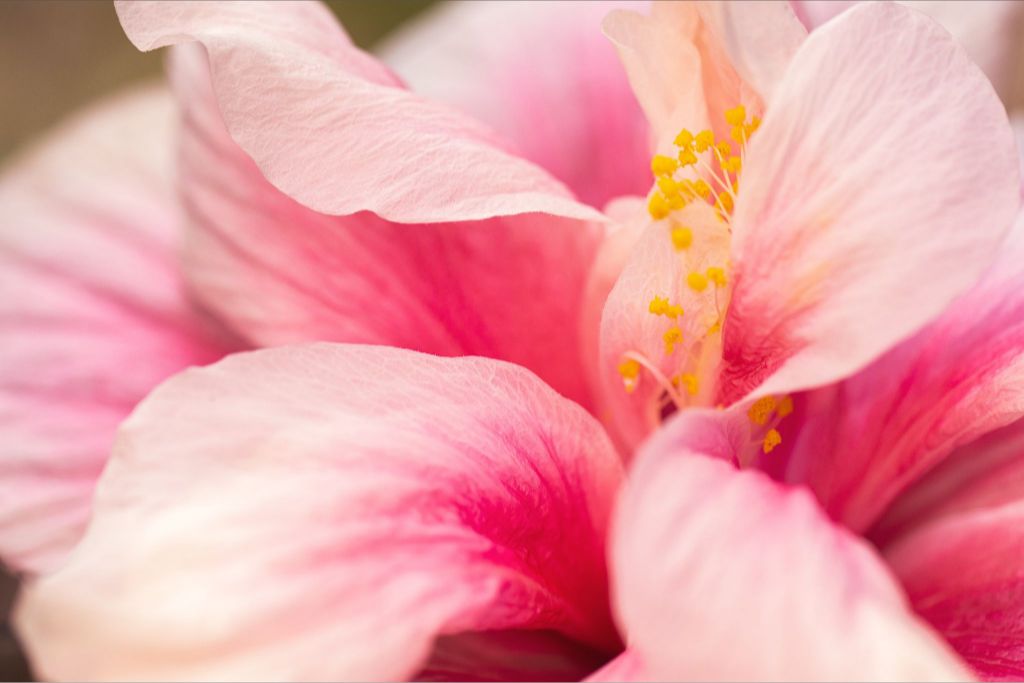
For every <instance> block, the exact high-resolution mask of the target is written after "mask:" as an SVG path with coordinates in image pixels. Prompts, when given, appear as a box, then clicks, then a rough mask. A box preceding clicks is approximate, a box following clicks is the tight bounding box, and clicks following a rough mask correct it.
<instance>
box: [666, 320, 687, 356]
mask: <svg viewBox="0 0 1024 683" xmlns="http://www.w3.org/2000/svg"><path fill="white" fill-rule="evenodd" d="M661 338H662V340H664V342H665V355H666V356H671V355H672V354H673V353H674V352H675V350H676V344H678V343H679V342H681V341H683V331H682V330H680V329H679V328H678V327H676V326H672V327H670V328H668V330H667V331H666V332H665V334H663V335H662V336H661Z"/></svg>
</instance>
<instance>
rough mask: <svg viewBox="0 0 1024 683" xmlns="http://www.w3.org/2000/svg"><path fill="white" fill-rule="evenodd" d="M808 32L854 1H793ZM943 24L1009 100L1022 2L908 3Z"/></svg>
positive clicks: (946, 0)
mask: <svg viewBox="0 0 1024 683" xmlns="http://www.w3.org/2000/svg"><path fill="white" fill-rule="evenodd" d="M790 4H792V5H793V9H794V11H795V12H796V13H797V15H798V16H799V17H800V19H801V21H803V23H804V25H805V26H807V28H808V29H813V28H817V27H818V26H820V25H821V24H823V23H825V22H826V21H828V20H829V19H831V18H832V17H834V16H836V15H838V14H839V13H841V12H843V11H844V10H846V9H847V8H849V7H852V6H853V5H855V4H856V3H855V2H852V1H851V0H791V3H790ZM904 4H906V5H907V6H908V7H912V8H913V9H915V10H917V11H919V12H924V13H925V14H927V15H928V16H930V17H931V18H932V19H935V20H936V21H938V22H939V23H940V24H942V25H943V27H944V28H946V30H948V31H949V32H950V33H952V34H953V37H954V38H956V41H957V42H958V43H960V45H962V46H963V48H964V50H966V51H967V54H968V55H970V57H971V59H973V60H974V61H975V63H977V65H978V66H980V67H981V69H982V71H984V72H985V75H986V76H988V78H989V80H990V81H992V84H993V85H994V86H995V87H996V90H998V91H999V93H1000V94H1001V95H1003V99H1004V100H1006V101H1009V98H1010V97H1011V95H1012V88H1013V80H1012V79H1013V73H1014V66H1015V62H1014V60H1015V58H1016V53H1017V50H1016V48H1017V36H1018V35H1019V33H1020V29H1021V20H1022V19H1024V8H1022V6H1021V4H1020V3H1019V2H1004V1H1003V0H971V1H970V2H964V1H962V0H961V1H955V0H914V1H913V2H906V3H904Z"/></svg>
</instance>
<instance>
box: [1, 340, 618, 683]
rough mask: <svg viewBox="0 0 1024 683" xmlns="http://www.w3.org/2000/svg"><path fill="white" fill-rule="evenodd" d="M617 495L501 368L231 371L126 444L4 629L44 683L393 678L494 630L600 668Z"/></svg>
mask: <svg viewBox="0 0 1024 683" xmlns="http://www.w3.org/2000/svg"><path fill="white" fill-rule="evenodd" d="M621 477H622V470H621V464H620V461H619V459H618V456H617V454H616V453H615V451H614V449H613V448H612V446H611V443H610V442H609V441H608V439H607V437H606V436H605V435H604V433H603V431H602V430H601V428H600V426H599V425H598V424H597V423H596V422H595V421H594V420H593V418H591V417H590V416H589V415H588V414H587V413H586V412H585V411H583V410H582V409H580V408H579V407H578V406H576V405H574V404H572V403H571V402H569V401H567V400H565V399H564V398H562V397H560V396H558V395H557V394H556V393H555V392H553V391H552V390H551V389H550V388H548V387H546V386H545V385H544V384H543V383H542V382H540V381H539V380H538V379H537V378H536V377H535V376H533V375H532V374H530V373H528V372H526V371H525V370H523V369H522V368H518V367H516V366H513V365H510V364H505V363H500V362H497V361H492V360H488V359H480V358H460V359H446V358H438V357H434V356H428V355H424V354H418V353H414V352H410V351H404V350H400V349H393V348H386V347H368V346H354V345H334V344H315V345H308V346H301V347H285V348H279V349H269V350H262V351H256V352H252V353H248V354H240V355H235V356H231V357H229V358H228V359H226V360H224V361H222V362H221V363H218V364H217V365H214V366H212V367H210V368H205V369H202V370H192V371H189V372H187V373H184V374H182V375H179V376H178V377H176V378H174V379H172V380H171V381H169V382H167V383H165V384H164V385H163V386H161V387H160V388H159V389H158V390H157V391H155V392H154V393H153V394H151V395H150V396H149V397H148V398H147V399H146V401H144V402H143V403H142V404H141V406H140V407H139V408H138V409H137V410H136V412H135V413H134V414H133V415H132V417H131V418H130V419H129V420H128V421H127V422H126V423H125V425H124V426H123V427H122V430H121V432H120V436H119V439H118V441H117V443H116V445H115V447H114V454H113V457H112V459H111V462H110V465H109V467H108V469H107V471H106V473H105V476H104V480H103V482H102V485H101V487H100V490H99V492H98V494H97V499H96V512H95V516H94V518H93V522H92V524H91V525H90V527H89V531H88V533H87V534H86V537H85V539H84V540H83V542H82V543H81V544H80V545H79V547H78V549H77V550H76V552H75V553H74V554H73V556H72V558H71V560H70V562H69V563H68V564H66V565H65V566H64V567H63V568H61V569H60V570H59V571H57V572H56V573H54V574H51V575H49V576H47V577H45V578H43V579H41V580H39V581H38V582H36V583H35V584H34V585H32V586H31V587H30V588H29V589H28V590H27V596H26V597H25V599H24V600H23V602H22V604H21V605H20V608H19V611H18V614H17V623H18V624H19V628H20V633H21V635H22V636H23V639H24V640H25V643H26V646H27V648H28V651H29V653H30V656H31V658H32V661H33V663H34V665H35V667H36V669H35V670H36V672H37V673H38V674H40V675H42V676H43V677H48V678H69V677H74V678H89V679H112V678H116V679H125V678H132V679H144V680H154V679H168V678H170V679H203V680H209V679H225V678H226V679H232V680H240V679H258V680H266V679H268V678H271V679H275V680H284V679H288V680H338V679H356V680H370V679H372V680H379V679H396V678H407V677H411V676H413V675H414V674H416V672H417V671H418V670H419V669H420V668H421V667H422V666H423V665H424V664H425V663H426V662H427V660H428V657H429V655H430V650H431V645H432V643H433V641H434V639H435V637H437V636H446V635H455V634H465V633H466V632H468V631H495V630H506V629H517V630H518V629H527V630H554V631H558V632H560V633H561V634H562V635H563V636H565V637H567V638H570V639H572V640H575V641H576V642H578V643H581V644H585V645H589V646H591V647H595V648H598V649H602V650H604V649H611V648H615V647H617V644H618V643H617V637H616V635H615V631H614V628H613V626H612V624H611V621H610V616H609V612H608V604H607V584H606V578H605V562H604V557H605V555H604V553H605V548H604V543H605V541H604V538H605V526H606V520H607V516H608V512H609V508H610V505H611V501H612V497H613V495H614V494H615V492H616V489H617V487H618V484H619V482H620V479H621ZM111 653H116V655H111ZM476 677H477V676H474V678H476Z"/></svg>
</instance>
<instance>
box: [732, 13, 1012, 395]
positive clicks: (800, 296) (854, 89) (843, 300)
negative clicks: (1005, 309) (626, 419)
mask: <svg viewBox="0 0 1024 683" xmlns="http://www.w3.org/2000/svg"><path fill="white" fill-rule="evenodd" d="M978 149H985V150H986V153H985V154H978V153H977V150H978ZM741 184H742V187H741V188H740V193H739V198H738V201H737V204H736V211H735V214H734V216H733V254H734V260H733V263H734V268H735V270H734V281H735V285H734V289H733V295H732V302H731V306H730V309H729V317H728V320H727V323H726V326H725V362H726V368H725V373H724V382H723V387H722V396H721V398H722V400H723V402H726V403H728V402H730V401H732V400H735V399H737V398H739V397H741V396H743V395H744V394H746V393H747V392H748V391H750V390H751V389H754V388H755V387H758V385H760V388H759V389H758V393H759V394H767V393H783V392H786V391H789V390H792V389H795V388H804V387H811V386H821V385H823V384H825V383H828V382H830V381H834V380H836V379H840V378H842V377H844V376H847V375H849V374H851V373H853V372H854V371H856V370H858V369H860V368H861V367H863V366H864V365H866V364H867V363H869V362H870V361H871V360H873V359H874V358H876V357H877V356H879V355H880V354H881V353H883V352H884V351H886V350H887V349H888V348H889V347H891V346H892V345H893V344H895V343H896V342H898V341H900V340H902V339H904V338H905V337H907V336H908V335H910V334H912V333H913V332H915V331H916V330H917V329H919V328H920V327H921V326H922V325H923V324H924V323H926V322H927V321H928V320H930V319H931V318H933V317H935V316H936V315H937V314H938V313H939V312H940V311H941V310H942V309H943V308H945V306H946V305H948V304H949V302H950V301H951V300H952V299H953V298H954V297H955V296H956V295H958V294H960V293H962V292H963V291H964V290H966V289H967V288H968V287H969V286H970V285H971V284H973V283H974V282H975V281H976V280H977V278H978V276H979V275H980V274H981V272H982V271H983V269H984V268H985V267H986V266H987V265H988V264H989V263H990V262H991V260H992V258H993V257H994V255H995V251H996V248H997V247H998V245H999V242H1000V241H1001V239H1002V238H1003V236H1004V235H1005V234H1006V231H1007V229H1008V228H1009V226H1010V223H1011V222H1012V220H1013V217H1014V214H1015V212H1016V210H1017V206H1018V204H1019V177H1018V169H1017V155H1016V151H1015V146H1014V141H1013V134H1012V131H1011V130H1010V127H1009V125H1008V124H1007V121H1006V113H1005V111H1004V109H1003V106H1002V104H1001V103H1000V102H999V99H998V97H996V94H995V92H994V91H993V90H992V87H991V85H990V84H989V83H988V81H987V80H986V79H985V77H984V75H983V74H982V73H981V71H980V70H979V69H978V68H977V67H976V66H975V65H974V64H973V63H972V62H971V61H970V60H969V59H968V57H967V56H966V55H965V54H964V53H963V51H962V50H961V49H960V48H959V47H958V46H957V45H956V44H955V43H954V41H953V40H952V38H950V37H949V35H948V34H947V33H946V32H945V31H944V30H943V29H942V27H941V26H939V25H938V24H936V23H935V22H933V21H932V20H931V19H929V18H927V17H926V16H924V15H922V14H920V13H919V12H915V11H913V10H909V9H907V8H905V7H902V6H900V5H893V4H885V3H868V4H864V5H860V6H858V7H855V8H853V9H851V10H849V11H847V12H844V13H843V14H842V15H840V16H839V17H836V19H835V20H833V21H831V22H829V23H827V24H826V25H824V26H822V27H821V28H820V29H818V30H817V31H814V32H813V33H812V34H811V35H810V37H809V38H808V39H807V40H806V41H805V42H804V44H803V45H802V47H801V48H800V50H799V51H798V52H797V54H796V55H795V57H794V58H793V61H792V62H791V63H790V67H789V71H788V72H787V74H786V78H785V79H784V81H783V83H782V84H781V85H780V86H779V88H778V89H777V90H776V92H775V95H774V97H773V99H772V103H771V107H770V108H769V109H768V111H767V114H766V116H765V119H764V123H763V124H762V125H761V128H760V130H759V132H758V133H757V134H756V135H755V136H754V138H753V140H752V141H751V143H750V145H749V147H748V149H747V154H746V162H745V164H744V171H743V178H742V181H741ZM769 376H770V379H767V378H769Z"/></svg>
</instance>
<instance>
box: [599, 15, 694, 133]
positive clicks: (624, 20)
mask: <svg viewBox="0 0 1024 683" xmlns="http://www.w3.org/2000/svg"><path fill="white" fill-rule="evenodd" d="M654 10H655V11H658V10H660V11H661V12H662V15H661V16H647V15H645V14H640V13H639V12H634V11H631V10H615V11H613V12H611V13H609V14H608V16H607V17H606V18H605V20H604V22H603V27H604V33H605V35H606V36H608V39H609V40H610V41H611V42H612V44H613V45H615V48H616V49H617V50H618V53H619V59H621V60H622V65H623V67H624V68H625V70H626V73H627V74H628V76H629V82H630V84H631V85H632V88H633V92H634V93H636V97H637V100H639V102H640V106H641V107H643V110H644V114H645V115H646V116H647V120H648V121H650V123H651V129H652V131H653V134H654V138H655V140H657V141H659V142H660V141H663V140H665V139H666V138H669V139H671V137H674V136H675V135H676V133H678V132H679V129H680V128H682V127H685V126H688V127H691V128H694V129H700V128H703V127H704V126H705V125H706V122H707V117H708V112H707V106H706V104H705V101H704V82H703V80H702V77H701V66H702V61H701V54H700V51H699V50H698V47H697V46H696V45H695V44H694V42H693V38H694V36H695V34H696V32H697V31H698V29H699V27H700V21H699V17H698V15H697V12H696V10H695V9H694V8H692V7H689V6H678V7H677V6H674V5H673V6H672V7H671V8H667V9H666V8H661V3H654ZM666 12H671V15H666V14H665V13H666Z"/></svg>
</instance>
